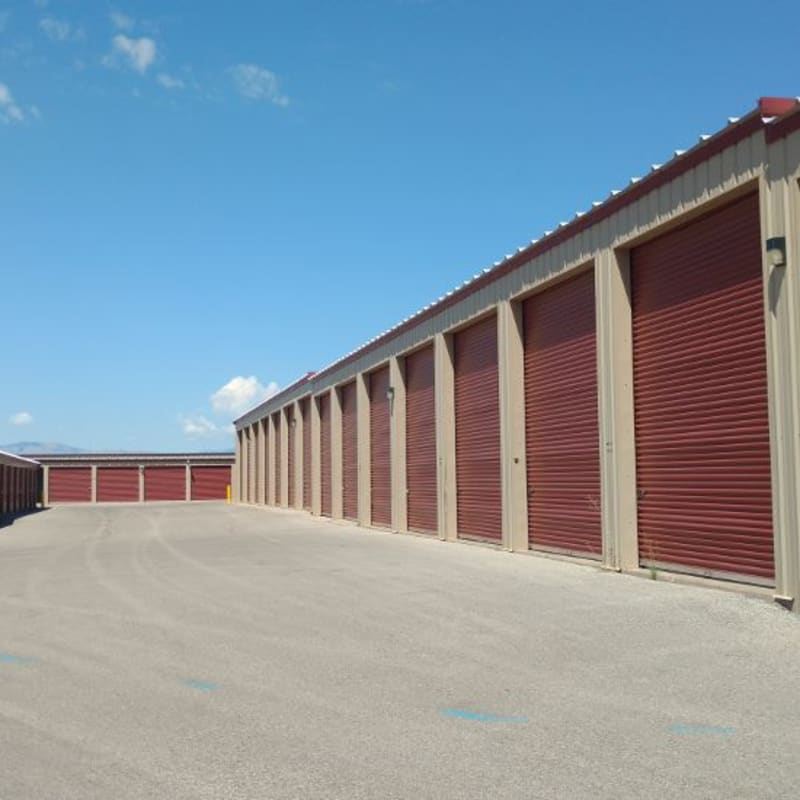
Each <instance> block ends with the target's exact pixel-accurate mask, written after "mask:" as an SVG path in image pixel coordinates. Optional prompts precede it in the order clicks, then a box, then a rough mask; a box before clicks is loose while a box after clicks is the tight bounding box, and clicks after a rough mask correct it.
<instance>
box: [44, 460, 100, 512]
mask: <svg viewBox="0 0 800 800" xmlns="http://www.w3.org/2000/svg"><path fill="white" fill-rule="evenodd" d="M49 494H50V497H49V500H50V502H51V503H90V502H91V500H92V468H91V467H50V484H49Z"/></svg>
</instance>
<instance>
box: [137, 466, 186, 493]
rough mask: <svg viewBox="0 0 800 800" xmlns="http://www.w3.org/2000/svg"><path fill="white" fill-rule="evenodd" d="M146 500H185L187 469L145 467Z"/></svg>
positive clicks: (181, 467)
mask: <svg viewBox="0 0 800 800" xmlns="http://www.w3.org/2000/svg"><path fill="white" fill-rule="evenodd" d="M144 499H145V500H185V499H186V467H184V466H180V467H145V468H144Z"/></svg>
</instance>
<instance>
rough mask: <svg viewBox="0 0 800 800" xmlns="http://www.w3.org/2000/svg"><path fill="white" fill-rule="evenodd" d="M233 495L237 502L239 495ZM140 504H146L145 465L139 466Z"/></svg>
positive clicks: (237, 438)
mask: <svg viewBox="0 0 800 800" xmlns="http://www.w3.org/2000/svg"><path fill="white" fill-rule="evenodd" d="M236 441H237V445H238V441H239V437H238V435H237V437H236ZM236 457H237V458H238V457H239V454H238V453H237V456H236ZM237 466H238V465H237ZM237 471H238V470H234V475H235V473H236V472H237ZM231 493H232V494H233V497H234V500H235V499H236V497H237V495H236V494H235V493H233V492H231ZM139 502H140V503H144V464H139Z"/></svg>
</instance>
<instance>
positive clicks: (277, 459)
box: [272, 411, 283, 506]
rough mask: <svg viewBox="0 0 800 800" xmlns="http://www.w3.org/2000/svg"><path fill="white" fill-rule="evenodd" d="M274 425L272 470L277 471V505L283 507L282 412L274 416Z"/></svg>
mask: <svg viewBox="0 0 800 800" xmlns="http://www.w3.org/2000/svg"><path fill="white" fill-rule="evenodd" d="M272 425H273V428H272V429H273V430H274V431H275V433H274V436H275V452H274V453H273V462H272V468H273V469H274V470H275V505H276V506H279V505H281V442H282V441H283V436H281V412H280V411H278V412H276V413H275V414H273V415H272Z"/></svg>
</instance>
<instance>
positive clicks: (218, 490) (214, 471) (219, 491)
mask: <svg viewBox="0 0 800 800" xmlns="http://www.w3.org/2000/svg"><path fill="white" fill-rule="evenodd" d="M230 482H231V468H230V467H224V466H220V467H212V466H208V467H206V466H193V467H192V500H225V499H226V498H227V496H228V486H229V485H230Z"/></svg>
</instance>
